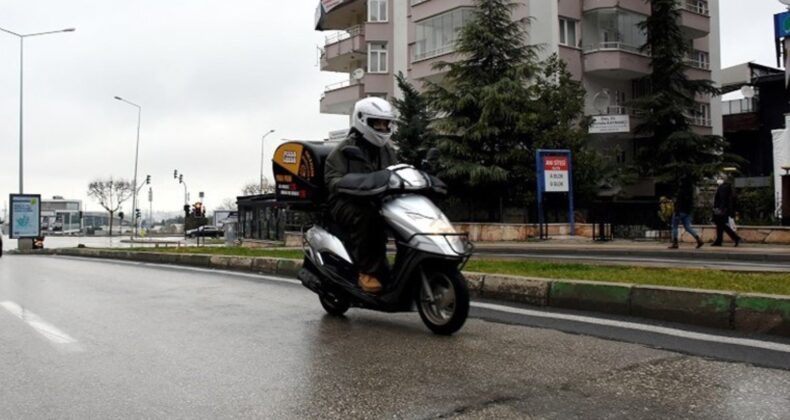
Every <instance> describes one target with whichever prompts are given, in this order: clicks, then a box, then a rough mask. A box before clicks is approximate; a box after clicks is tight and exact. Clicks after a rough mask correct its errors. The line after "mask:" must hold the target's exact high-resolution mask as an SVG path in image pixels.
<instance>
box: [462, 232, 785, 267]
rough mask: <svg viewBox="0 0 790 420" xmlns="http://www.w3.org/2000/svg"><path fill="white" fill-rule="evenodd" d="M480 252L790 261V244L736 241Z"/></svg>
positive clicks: (578, 241)
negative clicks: (735, 243) (716, 244)
mask: <svg viewBox="0 0 790 420" xmlns="http://www.w3.org/2000/svg"><path fill="white" fill-rule="evenodd" d="M474 245H475V247H476V248H477V250H478V251H479V252H482V253H485V252H515V253H536V254H565V255H587V256H594V255H604V256H632V257H640V256H641V257H652V258H683V259H686V258H687V259H707V260H728V261H773V262H790V245H765V244H750V243H741V245H740V246H738V247H737V248H736V247H734V246H733V243H732V242H725V243H724V245H723V246H721V247H712V246H710V244H709V243H706V244H705V245H704V246H703V247H702V248H699V249H696V248H695V245H694V244H693V243H681V244H680V248H679V249H668V248H667V247H668V246H669V243H668V242H659V241H631V240H622V239H618V240H613V241H607V242H596V241H592V240H590V239H589V238H571V237H564V238H563V237H558V238H555V239H549V240H545V241H529V242H475V244H474Z"/></svg>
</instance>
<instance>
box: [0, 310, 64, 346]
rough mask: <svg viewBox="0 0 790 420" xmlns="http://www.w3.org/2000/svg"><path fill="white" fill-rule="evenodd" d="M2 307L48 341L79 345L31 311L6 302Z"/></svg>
mask: <svg viewBox="0 0 790 420" xmlns="http://www.w3.org/2000/svg"><path fill="white" fill-rule="evenodd" d="M0 306H2V307H3V308H5V310H7V311H8V312H10V313H11V315H14V316H15V317H17V318H19V319H21V320H22V321H25V322H26V323H27V324H28V325H30V326H31V327H32V328H33V329H34V330H36V332H38V333H39V334H41V335H43V336H44V337H45V338H46V339H47V340H49V341H51V342H53V343H55V344H60V345H70V346H74V345H76V344H77V340H75V339H73V338H71V337H70V336H69V335H68V334H66V333H64V332H63V331H61V330H59V329H57V328H56V327H55V326H54V325H52V324H50V323H48V322H46V321H44V320H43V319H41V317H39V316H38V315H36V314H34V313H33V312H30V311H29V310H27V309H25V308H23V307H21V306H19V305H18V304H17V303H15V302H10V301H4V302H0Z"/></svg>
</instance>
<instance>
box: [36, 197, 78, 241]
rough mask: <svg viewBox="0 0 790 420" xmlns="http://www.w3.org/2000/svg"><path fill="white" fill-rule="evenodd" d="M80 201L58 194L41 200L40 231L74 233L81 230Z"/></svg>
mask: <svg viewBox="0 0 790 420" xmlns="http://www.w3.org/2000/svg"><path fill="white" fill-rule="evenodd" d="M81 217H82V201H81V200H67V199H64V198H63V197H60V196H55V197H52V199H51V200H47V199H42V200H41V233H42V235H46V234H74V233H79V232H80V231H81V230H82V220H81Z"/></svg>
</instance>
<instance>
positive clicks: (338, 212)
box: [330, 199, 389, 279]
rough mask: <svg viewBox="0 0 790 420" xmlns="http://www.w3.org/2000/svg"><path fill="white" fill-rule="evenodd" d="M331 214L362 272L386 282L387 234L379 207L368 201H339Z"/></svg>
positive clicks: (334, 204)
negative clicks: (341, 230)
mask: <svg viewBox="0 0 790 420" xmlns="http://www.w3.org/2000/svg"><path fill="white" fill-rule="evenodd" d="M330 213H331V215H332V219H333V220H334V221H335V223H337V224H338V225H340V228H341V229H343V233H344V237H345V238H344V239H345V242H346V244H345V245H346V248H347V249H348V251H349V253H350V254H351V258H352V259H353V260H354V263H355V264H356V266H357V269H359V272H360V273H365V274H370V275H374V276H376V277H378V278H379V279H385V278H386V277H387V275H388V274H389V263H388V261H387V231H386V225H385V224H384V220H383V219H382V217H381V214H379V207H378V205H376V204H375V203H373V202H371V201H366V200H352V199H336V200H334V202H333V203H332V205H331V207H330Z"/></svg>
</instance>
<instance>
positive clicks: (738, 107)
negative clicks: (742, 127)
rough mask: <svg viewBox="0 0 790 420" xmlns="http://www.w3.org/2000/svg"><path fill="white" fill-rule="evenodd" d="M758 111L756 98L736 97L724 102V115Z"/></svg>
mask: <svg viewBox="0 0 790 420" xmlns="http://www.w3.org/2000/svg"><path fill="white" fill-rule="evenodd" d="M750 112H757V100H756V99H755V98H744V99H736V100H733V101H725V102H724V103H722V112H721V113H722V114H723V115H735V114H748V113H750Z"/></svg>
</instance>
